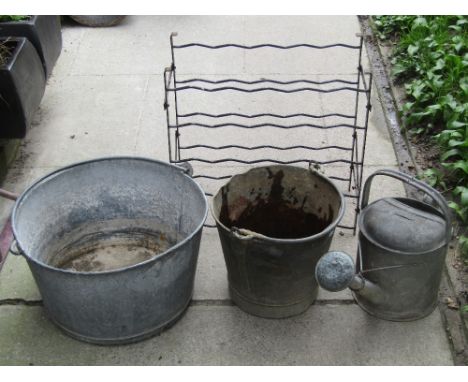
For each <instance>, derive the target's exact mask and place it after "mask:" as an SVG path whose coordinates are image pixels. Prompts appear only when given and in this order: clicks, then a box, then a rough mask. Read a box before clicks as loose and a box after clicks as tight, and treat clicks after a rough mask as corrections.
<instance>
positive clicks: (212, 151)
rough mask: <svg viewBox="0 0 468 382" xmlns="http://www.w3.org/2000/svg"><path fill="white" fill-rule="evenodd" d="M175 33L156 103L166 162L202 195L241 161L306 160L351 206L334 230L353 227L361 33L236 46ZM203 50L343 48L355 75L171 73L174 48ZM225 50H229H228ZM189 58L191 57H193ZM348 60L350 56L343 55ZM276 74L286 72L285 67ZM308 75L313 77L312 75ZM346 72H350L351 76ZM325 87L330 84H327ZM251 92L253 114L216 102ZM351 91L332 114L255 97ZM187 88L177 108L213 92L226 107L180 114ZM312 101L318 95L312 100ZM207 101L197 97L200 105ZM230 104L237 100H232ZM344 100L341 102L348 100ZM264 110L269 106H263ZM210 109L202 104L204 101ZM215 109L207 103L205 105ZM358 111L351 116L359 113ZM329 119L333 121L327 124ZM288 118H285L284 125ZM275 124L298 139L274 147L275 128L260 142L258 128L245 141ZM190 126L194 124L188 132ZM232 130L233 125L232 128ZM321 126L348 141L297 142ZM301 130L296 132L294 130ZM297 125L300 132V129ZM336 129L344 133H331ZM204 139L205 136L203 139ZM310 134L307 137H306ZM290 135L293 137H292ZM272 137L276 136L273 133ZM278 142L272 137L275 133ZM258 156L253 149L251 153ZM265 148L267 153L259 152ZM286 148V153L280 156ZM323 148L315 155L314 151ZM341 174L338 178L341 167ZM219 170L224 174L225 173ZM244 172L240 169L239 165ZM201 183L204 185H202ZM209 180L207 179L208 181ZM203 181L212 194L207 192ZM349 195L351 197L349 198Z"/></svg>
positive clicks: (360, 137)
mask: <svg viewBox="0 0 468 382" xmlns="http://www.w3.org/2000/svg"><path fill="white" fill-rule="evenodd" d="M176 36H177V33H172V34H171V36H170V46H171V57H172V63H171V66H170V67H168V68H166V69H165V70H164V90H165V100H164V109H165V111H166V120H167V137H168V148H169V161H170V162H171V163H173V164H176V165H180V166H183V167H184V166H185V167H187V168H189V169H190V173H191V175H192V177H193V178H194V179H198V181H199V182H200V183H204V184H201V185H202V187H203V188H204V190H205V193H206V195H207V196H209V197H211V196H213V193H214V192H215V191H216V190H217V189H218V188H219V187H220V186H221V185H222V184H223V183H225V182H227V180H228V179H229V178H230V177H231V176H232V175H234V174H235V173H239V172H240V171H241V170H240V167H242V166H253V165H259V164H262V165H263V164H269V163H270V164H271V163H272V164H292V165H301V166H309V167H310V166H314V167H315V168H316V169H321V170H324V172H325V174H326V175H327V176H328V177H329V178H331V179H333V180H335V181H336V182H337V185H338V186H339V187H340V185H341V187H340V188H341V189H342V190H343V192H344V194H345V197H346V198H347V199H348V203H347V205H348V207H347V209H348V210H349V209H350V208H349V206H350V204H351V205H354V211H352V216H351V218H350V219H348V223H347V224H346V223H343V224H341V225H339V226H338V227H340V228H342V229H348V230H352V231H353V233H355V231H356V222H357V215H358V213H359V211H358V207H357V206H358V203H357V201H358V200H359V198H360V195H361V185H362V180H363V167H364V157H365V148H366V137H367V128H368V120H369V113H370V111H371V84H372V74H371V73H367V72H366V73H365V72H364V70H363V67H362V50H363V38H362V36H358V38H359V43H358V44H357V45H349V44H341V43H337V44H329V45H313V44H294V45H277V44H270V43H265V44H258V45H240V44H233V43H227V44H222V45H207V44H203V43H187V44H175V43H174V37H176ZM196 49H199V50H200V49H203V50H209V51H213V50H216V51H225V50H228V49H231V50H241V51H242V50H244V51H245V50H250V51H260V50H262V49H275V50H282V51H285V52H284V53H285V54H286V53H287V52H289V51H290V50H297V49H309V50H313V51H319V50H329V49H347V50H349V51H350V53H351V52H356V53H357V58H356V63H357V66H356V68H357V73H356V75H355V79H352V80H350V79H344V78H333V79H327V80H324V81H317V80H313V79H310V78H294V79H289V80H280V79H273V78H264V77H261V78H258V79H254V80H245V79H239V78H218V77H219V76H217V77H216V79H208V78H198V77H197V78H191V77H189V78H186V79H183V80H181V79H178V78H177V73H176V68H177V66H176V60H175V56H176V51H181V50H193V51H195V50H196ZM231 53H232V52H231ZM193 57H196V56H195V55H194V56H193ZM351 58H352V57H351ZM284 75H286V76H289V77H291V74H290V73H284ZM312 77H313V76H312ZM353 77H354V75H353ZM330 86H331V87H330ZM232 92H235V93H238V94H241V95H242V94H252V95H253V94H254V95H255V97H256V98H255V100H254V101H255V110H256V113H243V112H239V111H238V110H233V105H234V103H233V102H231V100H230V99H228V97H226V99H225V102H223V98H220V97H222V96H223V95H225V94H227V93H232ZM345 92H346V93H347V92H351V93H352V94H353V98H352V102H353V104H354V105H352V107H353V108H354V113H344V112H342V111H340V110H333V111H332V112H325V113H313V112H311V111H310V110H300V111H299V112H297V111H296V112H292V113H273V112H265V111H264V106H266V105H269V100H268V99H267V100H263V101H262V99H261V96H262V95H264V94H268V93H277V94H282V95H284V96H285V97H288V96H292V95H293V94H295V93H304V94H305V93H307V94H309V93H310V94H317V95H319V97H320V95H321V94H332V93H335V94H342V93H345ZM182 93H189V99H188V101H187V102H184V105H183V107H184V108H186V107H190V108H193V107H194V106H197V103H198V104H199V103H200V102H199V101H197V100H196V98H197V94H198V93H208V94H210V93H215V94H217V100H216V102H217V106H220V108H221V109H222V108H223V107H226V110H225V111H224V110H223V111H222V112H217V113H215V112H213V111H210V110H208V111H200V110H193V109H192V110H190V112H184V113H181V110H182V107H181V106H182V105H181V101H180V98H181V94H182ZM361 96H364V97H363V98H364V102H360V98H361ZM318 101H320V100H319V99H318V100H317V102H318ZM206 104H208V105H210V103H209V102H205V104H204V105H206ZM236 106H237V104H236ZM348 106H349V105H348ZM269 107H270V108H271V105H269ZM208 109H210V106H209V107H208ZM213 109H215V106H213ZM362 114H363V116H362V117H359V116H360V115H362ZM330 118H332V119H333V120H334V121H335V122H336V120H337V122H338V123H331V124H330V123H327V122H326V121H327V120H328V119H330ZM290 121H294V122H293V123H288V122H290ZM265 128H268V129H276V131H281V130H282V131H285V130H286V131H287V133H288V137H289V138H288V140H291V139H290V138H291V137H293V135H291V134H296V135H297V136H296V138H297V139H299V141H300V143H299V144H296V145H290V146H281V145H279V144H277V143H278V142H275V143H271V142H267V141H268V140H269V139H268V138H270V137H275V133H270V134H263V135H262V136H263V137H264V138H265V142H264V141H261V142H258V139H259V138H258V134H257V137H256V138H255V139H256V140H257V142H255V143H256V144H255V145H254V144H248V145H246V142H249V143H250V142H251V140H250V139H249V137H248V133H249V132H252V131H254V130H255V131H256V130H257V129H265ZM193 129H198V130H197V133H195V134H193V131H194V130H193ZM223 129H229V130H230V133H229V134H220V135H218V136H217V138H216V137H215V138H214V139H213V137H212V136H211V133H212V132H215V131H222V130H223ZM233 129H237V130H233ZM317 129H321V130H322V131H326V132H328V131H332V130H336V131H339V132H346V134H349V136H350V138H351V139H350V140H351V144H350V145H343V146H342V145H334V144H323V143H324V142H323V141H322V142H320V143H321V144H314V145H309V144H306V143H304V142H308V141H314V143H317V139H315V138H316V137H315V135H314V134H313V133H311V131H313V130H317ZM298 130H301V131H302V132H301V133H300V134H299V133H295V132H296V131H298ZM187 131H192V134H191V136H190V139H187V140H184V136H185V135H187V134H186V132H187ZM304 131H305V132H304ZM339 134H340V135H341V134H344V133H339ZM208 138H210V139H208ZM230 138H232V139H233V140H234V138H236V139H237V138H238V139H237V140H240V141H239V142H230V141H229V139H230ZM309 138H310V139H309ZM297 139H296V140H297ZM279 140H280V141H282V140H281V138H280V139H279ZM276 141H278V139H276ZM292 152H300V153H302V155H303V156H302V157H300V158H294V159H291V153H292ZM257 153H258V154H260V155H257V156H256V155H253V156H252V154H257ZM266 153H268V155H267V154H266ZM286 153H289V158H288V155H284V154H286ZM319 153H322V154H324V153H325V158H323V156H324V155H322V158H318V157H320V154H319ZM330 165H333V166H338V167H339V166H341V167H339V168H341V170H340V171H339V172H340V174H328V173H327V169H328V166H330ZM343 170H344V172H345V173H346V176H343V175H342V174H341V173H342V172H343ZM226 171H227V173H225V172H226ZM243 171H245V169H244V170H243ZM207 182H208V183H207ZM209 183H212V184H209ZM210 187H211V188H212V190H213V192H210ZM349 201H351V203H349ZM212 223H213V222H212V221H211V222H210V221H207V223H206V224H205V226H207V227H215V225H214V224H212Z"/></svg>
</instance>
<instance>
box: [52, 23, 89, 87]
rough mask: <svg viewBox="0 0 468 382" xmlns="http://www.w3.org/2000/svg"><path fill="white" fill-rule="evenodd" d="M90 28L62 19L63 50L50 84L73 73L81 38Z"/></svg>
mask: <svg viewBox="0 0 468 382" xmlns="http://www.w3.org/2000/svg"><path fill="white" fill-rule="evenodd" d="M88 30H89V28H87V27H85V26H81V25H79V24H77V23H75V22H72V21H68V20H64V21H63V20H62V36H63V38H62V52H61V53H60V57H59V60H58V61H57V62H56V64H55V67H54V69H53V72H52V76H51V77H50V78H49V82H48V83H49V85H50V84H52V83H55V82H57V81H61V80H63V79H65V78H66V77H67V76H69V75H70V74H71V71H72V68H73V63H74V61H75V60H76V58H77V55H78V51H79V47H80V43H81V40H82V39H83V36H84V35H85V34H86V32H87V31H88Z"/></svg>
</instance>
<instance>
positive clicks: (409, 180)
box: [360, 169, 452, 244]
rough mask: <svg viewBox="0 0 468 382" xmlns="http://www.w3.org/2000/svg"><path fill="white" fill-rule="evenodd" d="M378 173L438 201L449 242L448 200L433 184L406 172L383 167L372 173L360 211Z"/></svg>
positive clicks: (450, 226)
mask: <svg viewBox="0 0 468 382" xmlns="http://www.w3.org/2000/svg"><path fill="white" fill-rule="evenodd" d="M377 175H383V176H388V177H391V178H395V179H398V180H400V181H402V182H404V183H406V184H408V185H410V186H412V187H414V188H416V189H418V190H420V191H423V192H424V193H425V194H426V195H428V196H429V197H430V198H431V199H432V200H434V201H435V202H436V203H437V206H438V207H439V210H440V211H442V214H443V216H444V218H445V221H446V230H445V236H446V240H447V244H448V243H449V242H450V239H451V237H452V225H451V222H450V221H451V219H450V212H449V208H448V205H447V202H446V201H445V199H444V197H443V196H442V195H441V194H440V192H438V191H437V190H435V189H434V188H432V187H431V186H429V185H427V184H426V183H424V182H421V181H419V180H417V179H415V178H413V177H412V176H410V175H408V174H405V173H403V172H401V171H396V170H391V169H382V170H378V171H376V172H374V173H373V174H372V175H370V176H369V177H368V178H367V180H366V182H365V183H364V188H363V191H362V197H361V203H360V211H362V210H363V209H364V208H365V207H366V206H367V204H368V202H369V194H370V185H371V182H372V179H373V178H374V177H375V176H377Z"/></svg>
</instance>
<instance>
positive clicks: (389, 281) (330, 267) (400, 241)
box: [315, 170, 451, 321]
mask: <svg viewBox="0 0 468 382" xmlns="http://www.w3.org/2000/svg"><path fill="white" fill-rule="evenodd" d="M377 175H382V176H388V177H392V178H395V179H398V180H401V181H403V182H406V183H407V184H409V185H411V186H414V187H415V188H416V189H418V190H420V191H423V192H424V193H425V194H426V195H427V196H429V197H430V198H431V199H432V200H433V201H434V202H435V204H436V205H437V207H438V208H434V207H433V206H431V205H429V204H427V203H424V202H420V201H418V200H415V199H409V198H402V197H391V198H383V199H378V200H377V201H375V202H373V203H371V204H369V205H368V200H369V192H370V186H371V182H372V180H373V179H374V177H375V176H377ZM360 211H361V213H360V215H359V220H358V226H359V243H358V251H357V252H358V253H357V261H356V266H354V263H353V260H352V258H351V256H349V255H348V254H346V253H344V252H328V253H327V254H325V255H324V256H323V257H322V258H321V259H320V260H319V262H318V263H317V266H316V270H315V274H316V279H317V282H318V283H319V285H320V286H322V287H323V288H324V289H327V290H329V291H339V290H343V289H345V288H346V287H349V288H350V289H351V290H352V292H353V295H354V298H355V300H356V302H357V303H358V304H359V306H360V307H361V308H362V309H364V310H365V311H366V312H368V313H370V314H372V315H374V316H376V317H379V318H383V319H386V320H392V321H411V320H416V319H419V318H423V317H425V316H427V315H428V314H430V313H431V312H432V311H433V310H434V309H435V307H436V305H437V296H438V290H439V285H440V280H441V277H442V270H443V266H444V261H445V256H446V253H447V246H448V244H449V242H450V238H451V223H450V214H449V209H448V206H447V202H446V201H445V199H444V198H443V197H442V196H441V194H440V193H439V192H437V191H436V190H434V189H433V188H432V187H430V186H428V185H427V184H425V183H423V182H420V181H418V180H416V179H414V178H412V177H411V176H409V175H406V174H404V173H402V172H399V171H395V170H379V171H377V172H375V173H373V174H372V175H371V176H370V177H369V178H368V179H367V181H366V183H365V185H364V189H363V194H362V198H361V203H360ZM354 268H356V273H355V271H354Z"/></svg>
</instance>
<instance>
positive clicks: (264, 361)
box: [0, 304, 453, 365]
mask: <svg viewBox="0 0 468 382" xmlns="http://www.w3.org/2000/svg"><path fill="white" fill-rule="evenodd" d="M0 319H1V321H2V323H3V325H1V326H0V349H5V350H2V354H1V355H0V364H2V365H28V364H34V365H451V364H453V362H452V359H451V356H450V351H449V346H448V342H447V339H446V337H445V333H444V330H443V326H442V322H441V317H440V314H439V312H438V311H436V312H434V313H433V314H431V315H430V316H428V317H427V318H425V319H423V320H420V321H416V322H409V323H395V322H389V321H383V320H378V319H375V318H373V317H371V316H369V315H368V314H367V313H364V312H363V311H362V310H361V309H360V308H359V307H358V306H357V305H340V304H338V305H334V304H330V305H317V306H313V307H311V308H310V309H309V310H308V311H307V312H306V313H304V314H302V315H300V316H297V317H295V318H290V319H284V320H268V319H262V318H258V317H254V316H250V315H248V314H246V313H244V312H242V311H241V310H239V309H238V308H236V307H231V306H193V307H191V308H189V310H188V311H187V313H186V315H185V316H184V317H183V318H182V319H181V320H180V321H179V322H178V323H177V324H176V325H175V326H173V327H172V328H171V329H169V330H167V331H166V332H163V333H162V334H161V335H160V336H158V337H154V338H152V339H150V340H147V341H144V342H140V343H137V344H133V345H127V346H118V347H100V346H94V345H89V344H84V343H81V342H78V341H76V340H73V339H70V338H68V337H66V336H65V335H63V334H62V333H61V332H60V331H59V330H58V329H57V328H56V327H55V326H53V324H52V323H50V322H49V321H48V320H47V319H46V318H45V317H44V313H43V310H42V308H40V307H24V306H1V307H0Z"/></svg>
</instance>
